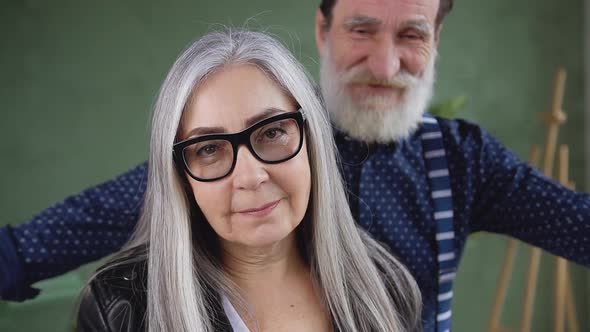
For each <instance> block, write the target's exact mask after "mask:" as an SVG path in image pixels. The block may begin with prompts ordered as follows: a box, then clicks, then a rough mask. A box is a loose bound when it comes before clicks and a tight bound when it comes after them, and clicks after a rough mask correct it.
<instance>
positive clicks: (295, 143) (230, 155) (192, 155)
mask: <svg viewBox="0 0 590 332" xmlns="http://www.w3.org/2000/svg"><path fill="white" fill-rule="evenodd" d="M304 123H305V117H304V114H303V111H302V110H301V109H299V110H297V111H295V112H288V113H282V114H279V115H275V116H272V117H270V118H268V119H264V120H262V121H260V122H258V123H256V124H254V125H252V126H250V127H248V128H246V129H244V130H243V131H241V132H239V133H235V134H212V135H205V136H200V137H194V138H189V139H187V140H184V141H181V142H178V143H175V144H174V145H173V147H172V148H173V151H174V160H175V162H176V163H177V165H178V166H180V167H181V169H184V170H186V172H187V173H188V174H189V175H190V176H191V177H192V178H193V179H195V180H197V181H201V182H209V181H215V180H219V179H221V178H223V177H226V176H228V175H229V174H231V172H232V171H233V170H234V167H235V166H236V160H237V157H238V147H239V146H240V145H242V144H244V145H246V146H247V147H248V150H250V152H251V153H252V155H253V156H254V157H256V159H258V160H260V161H261V162H264V163H267V164H278V163H282V162H284V161H287V160H289V159H291V158H293V157H295V156H296V155H297V154H298V153H299V151H300V150H301V146H302V145H303V127H304Z"/></svg>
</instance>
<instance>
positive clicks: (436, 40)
mask: <svg viewBox="0 0 590 332" xmlns="http://www.w3.org/2000/svg"><path fill="white" fill-rule="evenodd" d="M442 28H443V25H442V23H440V24H439V25H438V27H436V31H434V47H436V48H438V41H439V40H440V32H441V31H442Z"/></svg>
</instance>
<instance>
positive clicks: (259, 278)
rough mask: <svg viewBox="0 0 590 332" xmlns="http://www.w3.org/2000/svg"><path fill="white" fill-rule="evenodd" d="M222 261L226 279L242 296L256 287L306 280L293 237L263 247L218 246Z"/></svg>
mask: <svg viewBox="0 0 590 332" xmlns="http://www.w3.org/2000/svg"><path fill="white" fill-rule="evenodd" d="M222 259H223V265H224V267H225V270H226V272H227V274H228V276H229V278H230V279H231V280H232V281H233V282H235V283H236V284H237V285H238V286H239V287H240V288H241V289H242V290H243V291H246V292H247V291H248V290H249V289H251V288H257V287H258V285H260V284H264V285H266V286H271V285H280V284H281V283H283V282H285V281H286V280H288V279H289V278H291V277H293V276H299V277H301V276H302V275H305V277H308V276H309V269H308V267H307V264H306V263H305V260H304V259H303V257H302V256H301V253H300V252H299V248H298V247H297V243H296V240H295V234H294V233H292V234H291V235H289V236H288V237H287V238H285V239H284V240H282V241H280V242H278V243H275V244H273V245H271V246H267V247H257V248H252V247H245V246H241V245H234V244H228V243H222Z"/></svg>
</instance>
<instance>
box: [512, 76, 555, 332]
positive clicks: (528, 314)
mask: <svg viewBox="0 0 590 332" xmlns="http://www.w3.org/2000/svg"><path fill="white" fill-rule="evenodd" d="M565 78H566V75H565V70H564V69H563V68H559V69H558V70H557V73H556V74H555V80H554V87H553V98H552V101H551V109H550V111H549V112H548V113H545V114H543V119H544V120H545V123H546V124H547V137H546V139H545V153H544V154H543V157H544V159H543V173H544V174H545V175H546V176H548V177H551V175H552V174H553V161H554V159H555V147H556V145H557V134H558V133H559V126H560V125H561V124H563V123H564V122H565V120H566V116H565V114H564V113H563V111H562V110H561V105H562V101H563V92H564V90H565ZM540 262H541V250H540V249H538V248H532V249H531V256H530V259H529V267H528V270H527V287H526V290H525V298H524V304H523V308H522V318H521V321H520V330H521V331H522V332H528V331H530V329H531V318H532V317H533V305H534V301H535V289H536V286H537V277H538V272H539V264H540Z"/></svg>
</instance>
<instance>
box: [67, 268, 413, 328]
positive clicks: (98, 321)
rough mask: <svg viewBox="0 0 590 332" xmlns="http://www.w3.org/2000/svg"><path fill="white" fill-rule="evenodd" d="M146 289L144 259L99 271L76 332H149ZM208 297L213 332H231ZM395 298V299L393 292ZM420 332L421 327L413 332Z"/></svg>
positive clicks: (86, 292) (87, 291) (86, 294)
mask: <svg viewBox="0 0 590 332" xmlns="http://www.w3.org/2000/svg"><path fill="white" fill-rule="evenodd" d="M146 289H147V262H146V261H145V260H143V261H138V262H135V263H127V264H122V265H115V266H114V267H110V268H109V269H107V270H104V271H103V272H100V273H99V274H98V275H97V276H96V277H95V278H94V279H93V280H92V281H91V282H90V284H89V286H88V287H86V289H85V290H84V291H83V293H82V297H81V300H80V307H79V311H78V327H77V330H78V331H109V332H111V331H113V332H115V331H116V332H118V331H127V332H130V331H146V330H147V321H146V314H145V313H146V308H147V298H146ZM209 291H210V290H209ZM209 294H210V296H214V297H216V298H217V301H215V303H214V304H213V308H212V309H211V310H212V311H213V312H212V315H211V319H212V323H213V327H214V331H221V332H232V331H233V329H232V327H231V324H230V323H229V320H228V319H227V316H226V315H225V311H224V310H223V307H222V305H221V300H220V297H219V295H218V294H217V292H213V291H210V292H209ZM392 296H395V294H394V293H393V292H392ZM394 298H395V297H394ZM421 330H422V328H421V326H420V324H419V325H418V326H416V327H415V328H414V329H412V331H421ZM336 331H337V330H336Z"/></svg>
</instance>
